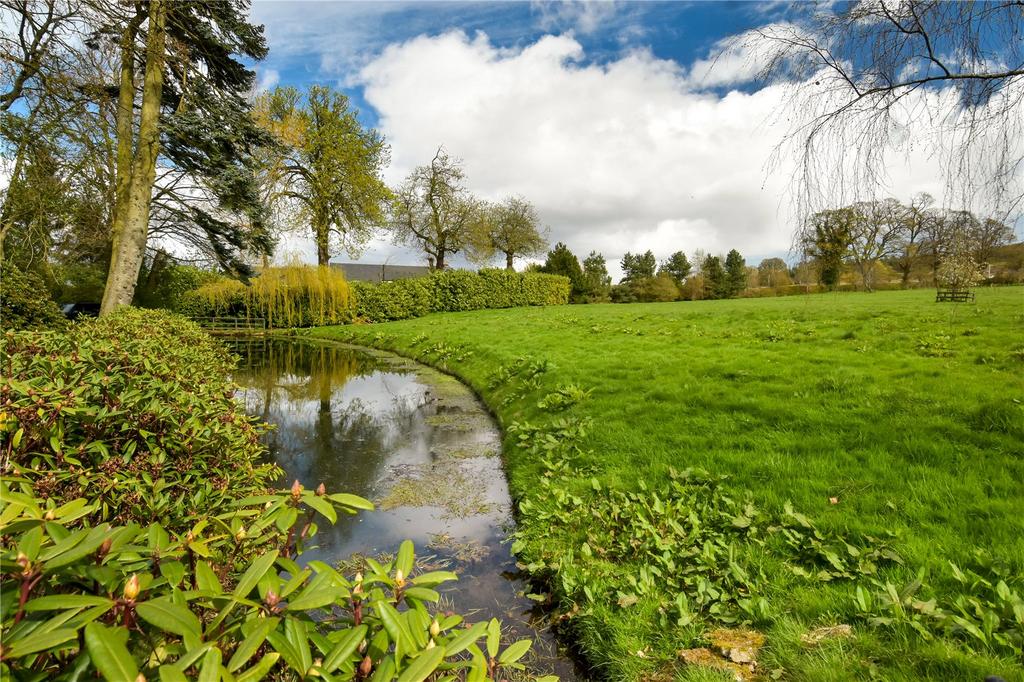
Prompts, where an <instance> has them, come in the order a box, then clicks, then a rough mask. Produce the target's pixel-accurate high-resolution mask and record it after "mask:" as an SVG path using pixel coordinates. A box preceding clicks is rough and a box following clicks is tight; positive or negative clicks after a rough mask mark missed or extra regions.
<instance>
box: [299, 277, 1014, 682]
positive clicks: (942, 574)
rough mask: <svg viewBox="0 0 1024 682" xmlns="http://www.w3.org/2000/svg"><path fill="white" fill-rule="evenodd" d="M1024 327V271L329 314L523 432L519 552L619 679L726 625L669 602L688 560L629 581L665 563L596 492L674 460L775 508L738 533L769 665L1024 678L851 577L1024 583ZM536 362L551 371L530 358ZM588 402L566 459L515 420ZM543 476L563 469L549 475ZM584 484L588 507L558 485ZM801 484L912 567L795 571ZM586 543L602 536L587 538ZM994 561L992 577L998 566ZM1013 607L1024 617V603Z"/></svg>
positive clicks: (630, 489) (849, 529)
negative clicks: (689, 296) (950, 280)
mask: <svg viewBox="0 0 1024 682" xmlns="http://www.w3.org/2000/svg"><path fill="white" fill-rule="evenodd" d="M1022 332H1024V289H1021V288H1003V289H990V290H981V291H979V292H978V300H977V303H976V304H973V305H961V304H936V303H934V301H933V294H932V293H931V292H929V291H907V292H878V293H875V294H826V295H813V296H802V297H788V298H777V299H756V300H755V299H751V300H733V301H708V302H684V303H663V304H634V305H590V306H561V307H548V308H525V309H523V308H521V309H511V310H486V311H475V312H469V313H451V314H444V315H432V316H429V317H427V318H421V319H416V320H407V321H402V322H394V323H388V324H378V325H372V326H364V327H359V326H348V327H329V328H321V329H317V330H313V331H312V332H310V333H311V334H313V335H317V336H324V337H329V338H335V339H344V340H348V341H352V342H355V343H361V344H365V345H372V346H376V347H379V348H384V349H388V350H394V351H397V352H399V353H401V354H404V355H408V356H410V357H413V358H417V359H419V360H421V361H423V362H426V363H428V364H433V365H436V366H440V367H441V368H443V369H447V370H448V371H450V372H452V373H454V374H456V375H457V376H458V377H460V378H461V379H463V380H464V381H465V382H466V383H468V384H469V385H470V386H472V387H473V388H474V389H475V390H476V391H477V392H478V393H480V395H481V396H482V398H483V399H484V401H485V402H486V403H487V404H488V406H489V407H490V408H491V409H492V411H493V412H494V413H495V414H496V416H497V417H498V419H499V421H500V422H501V423H502V425H503V427H504V428H505V429H506V443H505V445H506V447H505V453H504V457H505V463H506V471H507V474H508V478H509V484H510V488H511V492H512V495H513V498H514V499H516V501H517V502H519V503H520V504H521V505H522V502H523V501H524V500H529V501H530V504H527V505H525V508H523V507H521V509H520V515H519V516H520V518H519V521H520V528H521V530H522V533H521V540H522V541H521V543H519V547H518V549H519V552H520V556H521V557H524V561H529V562H531V564H535V565H532V566H531V567H532V568H533V569H534V572H535V573H536V574H537V575H538V576H541V577H543V578H544V579H545V580H546V582H547V583H548V589H549V590H550V593H551V600H552V602H553V604H554V606H555V607H556V608H557V609H559V610H560V611H562V612H563V613H564V614H566V615H565V620H566V622H567V623H568V627H569V630H570V632H571V636H573V637H574V638H576V639H577V640H578V642H579V644H580V646H581V648H582V650H583V652H584V653H585V655H586V657H587V659H588V661H589V662H590V663H591V664H592V665H593V666H594V667H595V670H597V671H599V672H601V673H602V674H604V675H605V676H606V677H608V678H609V679H616V680H620V679H713V677H714V676H713V675H711V676H710V677H709V671H707V670H703V669H698V668H695V667H694V666H687V665H683V664H681V663H680V661H679V660H678V657H677V654H676V652H677V650H679V649H682V648H690V647H695V646H702V645H703V644H706V643H707V640H706V633H707V632H708V631H710V630H712V629H714V628H715V627H717V626H719V625H720V624H721V623H716V621H719V620H721V618H719V617H717V616H716V615H715V614H714V613H709V612H707V611H706V610H705V611H702V612H700V613H698V617H697V618H696V619H695V620H694V621H693V622H687V619H686V618H681V617H677V616H678V615H679V613H677V611H674V610H673V608H674V607H672V603H673V600H674V599H675V598H676V594H675V592H676V591H677V589H676V588H673V587H672V585H673V584H675V583H674V582H673V581H674V579H675V574H676V573H680V574H685V572H686V571H685V569H686V566H687V564H686V562H685V561H679V562H676V563H672V564H670V565H672V566H677V570H676V571H675V572H672V571H669V572H668V573H666V574H665V575H663V576H662V577H655V578H652V579H650V580H649V581H648V587H647V589H646V590H640V589H639V588H638V589H636V590H633V591H634V592H638V593H639V595H638V598H634V595H633V594H632V592H630V593H629V594H626V597H627V599H625V600H621V597H622V596H623V595H624V594H625V591H624V590H625V588H624V587H623V585H624V583H623V576H627V577H629V576H632V575H634V574H635V573H636V572H637V571H640V570H641V569H642V568H643V567H644V566H650V565H656V564H652V563H651V561H649V560H648V559H645V558H644V555H640V554H637V555H636V556H633V557H630V556H627V555H623V554H621V553H620V554H619V555H612V554H608V553H604V552H602V550H601V549H600V548H599V547H597V545H600V544H607V542H606V540H608V537H609V536H608V534H609V533H610V534H611V536H612V537H614V536H615V534H616V533H619V532H629V531H630V529H629V528H624V529H620V530H616V529H614V528H613V527H603V526H601V523H602V518H600V517H599V513H598V511H597V509H598V505H599V504H606V503H607V504H612V503H611V502H608V499H610V498H608V497H607V495H609V493H607V492H605V491H609V490H611V491H623V492H627V493H635V494H638V495H641V496H643V495H646V496H647V497H646V498H637V499H648V498H649V497H650V496H651V495H652V494H653V493H652V492H649V491H658V490H660V489H661V487H663V486H667V485H669V481H670V472H671V471H673V470H683V469H686V468H688V467H701V468H703V469H706V470H708V471H709V472H712V473H714V474H724V475H727V476H728V479H727V480H726V481H725V483H724V484H723V485H724V486H725V490H726V492H728V494H729V495H731V496H733V497H735V498H737V499H739V498H745V496H749V500H750V502H751V503H752V504H754V505H756V507H757V508H758V509H759V510H761V513H762V517H761V518H763V519H764V521H763V522H762V523H761V526H759V531H758V532H759V533H760V535H755V534H754V533H752V532H749V533H747V534H746V535H735V534H732V535H730V534H729V533H728V532H725V534H724V535H723V536H722V537H724V538H725V540H723V543H724V544H723V546H726V545H730V544H731V545H732V546H733V548H734V549H735V552H736V556H737V559H736V561H737V562H738V563H740V564H742V566H744V567H745V568H746V570H748V571H750V572H751V573H752V575H753V577H752V579H751V581H750V583H751V585H752V586H753V587H751V589H750V590H749V591H748V592H749V594H748V592H743V590H741V592H743V596H749V597H758V598H763V599H764V601H765V603H766V604H767V607H766V608H765V609H761V610H760V611H759V612H757V613H753V614H752V615H750V616H749V617H744V618H743V620H744V621H746V622H748V623H751V624H752V625H753V626H754V627H756V628H758V629H759V630H761V631H762V632H764V633H765V634H766V635H767V644H766V646H765V649H764V650H763V651H762V653H761V661H760V663H761V669H762V670H765V671H768V672H775V673H777V674H778V675H779V676H780V677H782V678H783V679H806V680H846V679H868V678H871V677H873V676H874V677H877V678H879V679H886V680H902V679H906V680H912V679H981V678H982V677H984V675H986V674H1001V675H1003V676H1004V677H1006V678H1007V679H1010V680H1013V679H1024V676H1022V674H1021V672H1020V670H1021V664H1022V659H1021V657H1020V654H1019V653H1017V654H1015V653H1014V651H1013V648H1012V646H1011V647H1009V648H1008V647H1007V646H1002V645H1000V644H999V643H997V642H996V641H995V639H994V637H993V636H992V634H991V632H990V631H986V632H985V633H982V635H983V637H985V639H978V638H976V637H973V636H971V635H970V634H969V633H965V632H963V631H962V629H957V628H953V630H946V631H941V632H940V631H938V630H935V629H934V628H931V629H930V634H931V635H935V636H934V637H932V638H930V639H929V637H928V635H929V627H930V626H927V625H926V626H925V627H923V628H921V627H916V626H913V624H912V623H911V622H910V621H911V620H912V619H909V618H908V619H901V618H897V619H895V620H896V622H890V623H885V622H883V621H878V620H871V617H876V618H877V617H881V616H885V615H886V614H885V613H880V610H879V608H878V607H874V608H872V609H871V610H870V611H871V612H870V613H867V612H864V610H863V609H858V608H857V607H856V606H855V605H854V595H855V590H856V589H857V587H862V588H863V589H864V590H865V591H871V590H874V591H878V590H880V589H881V588H880V584H881V583H884V582H891V583H892V584H893V585H895V586H896V587H902V586H903V585H905V584H906V583H909V582H912V581H914V580H915V578H920V579H922V581H923V583H924V587H922V588H921V592H920V593H919V594H918V596H919V597H920V602H919V603H924V602H926V601H927V600H928V599H929V598H936V599H937V600H938V601H939V603H940V605H941V604H944V603H947V604H952V603H953V600H955V599H956V597H957V596H959V595H961V594H962V593H963V592H964V591H965V588H964V587H963V586H962V585H961V583H959V582H957V581H956V580H955V578H954V573H953V569H952V568H951V566H950V562H953V563H955V564H957V565H958V566H960V567H964V566H972V565H976V564H978V562H979V561H983V562H991V561H993V560H994V561H995V565H996V566H1000V567H1002V569H1001V570H1002V571H1003V577H1004V578H1005V580H1006V581H1007V582H1009V584H1010V585H1011V586H1012V587H1013V588H1015V589H1016V590H1017V593H1018V594H1020V592H1021V575H1022V573H1024V569H1022V567H1024V334H1022ZM521 358H525V359H526V360H525V361H524V360H521ZM545 362H546V365H545V364H544V363H545ZM524 363H527V364H528V363H539V365H543V367H542V368H540V369H537V370H536V372H535V373H534V370H523V369H522V368H523V367H524V366H526V364H524ZM539 365H538V366H539ZM503 369H504V372H502V371H501V370H503ZM577 389H578V390H577ZM586 391H589V394H587V393H585V392H586ZM566 392H568V393H569V394H571V395H574V396H576V398H578V400H569V401H567V404H562V403H559V401H558V400H555V401H553V402H554V403H555V404H556V407H555V408H553V407H552V406H551V403H552V401H551V400H549V398H550V396H551V394H553V393H561V394H565V393H566ZM563 402H565V401H563ZM542 406H543V407H542ZM588 418H589V419H591V420H592V425H591V426H590V428H589V429H588V430H587V434H586V436H585V437H584V438H583V439H582V440H581V441H580V442H579V444H578V445H579V448H580V449H581V451H582V453H583V454H582V455H580V456H579V457H577V458H576V460H575V461H576V462H577V463H576V464H574V465H572V466H571V467H567V468H565V469H564V471H563V473H561V474H557V475H556V474H553V473H552V464H551V460H550V458H548V461H547V463H545V458H544V457H542V456H540V455H539V454H538V453H539V452H540V451H539V449H538V447H532V446H535V445H536V443H537V442H539V439H540V438H541V433H543V432H536V431H534V432H528V437H527V438H526V439H524V440H523V441H522V443H521V444H520V440H519V439H518V438H517V437H516V434H515V433H510V431H514V429H512V430H510V429H509V427H510V426H513V425H516V426H517V427H520V426H522V425H523V424H532V425H544V424H551V423H553V422H555V421H556V420H558V419H566V420H569V421H570V422H573V421H574V420H575V422H578V423H585V420H586V419H588ZM581 420H582V422H581ZM520 433H522V432H521V431H520ZM523 444H525V445H526V446H527V447H522V446H521V445H523ZM555 466H556V467H557V466H558V465H557V464H556V465H555ZM552 476H556V478H554V479H552ZM545 479H548V480H554V481H556V484H555V485H554V486H551V487H548V488H542V489H540V491H539V487H538V482H542V481H544V480H545ZM592 479H593V480H592ZM593 490H600V491H601V492H592V491H593ZM542 493H543V494H542ZM566 493H567V494H568V495H569V497H570V498H572V497H575V501H576V502H580V504H579V505H576V504H574V503H573V500H572V499H570V500H569V502H562V503H559V502H558V499H559V498H563V497H565V494H566ZM787 502H790V503H791V504H792V506H793V508H795V509H796V510H798V511H799V512H802V513H803V514H805V515H806V516H807V517H809V518H810V519H813V522H814V523H815V524H816V526H817V528H818V529H819V531H820V534H821V535H822V536H823V537H825V538H826V539H829V538H831V539H834V540H835V542H837V543H838V542H841V541H842V539H844V538H849V539H850V541H851V542H852V543H853V544H855V545H857V546H860V547H864V546H872V543H875V544H884V545H886V546H888V547H891V548H893V549H894V550H895V551H896V552H897V553H898V555H899V557H901V560H902V564H886V565H880V568H879V570H878V573H877V574H873V573H872V571H870V570H868V571H865V572H855V574H854V575H852V576H850V577H847V578H842V579H838V578H836V579H828V580H823V579H819V578H816V577H815V576H814V572H813V571H812V575H811V577H801V576H799V575H797V574H796V573H795V572H794V571H793V570H789V569H790V567H791V566H793V565H794V564H795V563H799V562H798V561H797V560H796V559H795V558H794V557H793V556H791V555H789V554H786V553H785V551H783V550H784V548H782V549H780V548H781V544H780V542H779V541H778V538H777V537H775V536H774V535H773V533H775V531H776V529H777V526H778V522H777V520H778V519H779V518H784V517H785V512H784V511H783V510H784V508H785V505H786V503H787ZM716 504H718V503H717V502H716ZM576 507H579V509H576ZM730 513H731V512H730ZM785 518H788V517H785ZM607 525H608V524H605V526H607ZM755 525H756V524H755ZM602 528H604V530H602ZM659 532H660V531H659ZM601 533H605V535H602V534H601ZM809 534H810V532H808V535H809ZM715 537H718V536H715ZM830 541H831V540H830ZM584 542H589V543H591V544H594V543H596V544H595V549H596V551H595V552H593V553H591V552H590V547H589V546H588V548H586V551H584V552H582V553H581V548H582V545H583V543H584ZM978 550H980V551H982V552H983V556H982V559H979V556H978V555H976V552H977V551H978ZM786 551H788V550H786ZM674 552H675V553H676V555H677V557H676V558H678V556H680V555H679V550H678V548H677V547H676V546H673V547H671V548H669V549H667V550H665V551H664V552H663V554H664V556H665V557H667V558H661V557H658V556H655V558H656V559H658V561H667V560H670V559H672V556H671V555H673V553H674ZM731 556H732V554H730V557H731ZM986 557H987V558H986ZM657 565H661V564H657ZM709 565H711V566H712V567H713V566H714V565H715V564H714V563H713V562H712V563H711V564H709ZM984 570H989V569H980V568H979V569H978V571H979V573H978V574H977V575H979V576H985V575H988V574H986V573H984ZM993 570H994V569H993ZM707 572H708V573H709V574H711V573H714V570H713V568H712V569H709V570H708V571H707ZM971 575H973V574H971ZM988 577H990V578H992V581H993V584H995V580H996V578H997V577H998V576H995V577H993V576H991V575H989V576H988ZM641 578H643V574H641ZM581 580H586V581H589V582H586V583H583V584H585V585H587V586H588V589H589V593H587V592H581V588H580V586H579V585H577V584H576V583H577V582H579V581H581ZM874 580H877V581H879V584H876V583H874V582H873V581H874ZM634 582H635V581H634ZM975 582H976V581H975ZM679 589H682V588H679ZM907 603H908V604H909V603H910V599H909V598H908V602H907ZM1007 603H1008V602H1007ZM1004 605H1005V604H1004ZM915 608H916V607H915ZM920 608H925V607H920ZM951 608H952V607H951ZM964 608H965V609H967V610H969V609H970V606H969V605H968V606H965V607H964ZM979 613H980V612H979ZM1014 617H1015V616H1014V615H1013V614H1012V613H1011V615H1010V616H1009V618H1010V620H1011V622H1008V621H1007V620H1006V618H1007V616H1006V612H1005V611H1004V612H1003V613H1002V618H1003V620H1002V621H1000V623H1001V625H999V626H997V628H996V629H997V630H998V629H999V628H1000V627H1001V628H1003V632H1004V633H1005V632H1009V636H1011V637H1019V636H1021V635H1024V622H1021V623H1018V624H1017V625H1016V629H1014V627H1015V626H1014V625H1013V624H1012V619H1013V618H1014ZM1016 617H1017V618H1020V620H1021V621H1024V604H1022V605H1021V612H1020V615H1019V616H1016ZM836 624H852V625H853V629H854V636H853V637H852V638H843V639H841V640H837V641H834V642H823V643H821V644H820V645H815V646H808V645H807V644H806V643H805V642H802V641H801V636H803V635H806V634H807V633H808V632H809V631H812V630H814V629H815V628H819V627H823V626H830V625H836ZM989 625H991V623H989ZM921 630H923V631H924V634H922V633H921ZM805 640H806V638H805ZM1014 641H1016V640H1014ZM1017 646H1021V645H1020V644H1019V643H1018V644H1017Z"/></svg>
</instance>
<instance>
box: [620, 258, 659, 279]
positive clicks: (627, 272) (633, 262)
mask: <svg viewBox="0 0 1024 682" xmlns="http://www.w3.org/2000/svg"><path fill="white" fill-rule="evenodd" d="M620 265H621V266H622V272H623V276H622V281H623V282H637V281H639V280H641V279H647V278H648V277H654V269H655V268H656V267H657V266H658V262H657V260H655V258H654V254H653V253H652V252H650V251H647V252H646V253H642V254H639V253H638V254H636V255H634V254H632V253H630V252H628V251H627V252H626V254H625V255H624V256H623V257H622V262H621V263H620Z"/></svg>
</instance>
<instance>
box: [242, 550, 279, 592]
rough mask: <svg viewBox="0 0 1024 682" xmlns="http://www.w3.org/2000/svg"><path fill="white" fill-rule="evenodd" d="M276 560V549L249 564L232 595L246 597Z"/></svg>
mask: <svg viewBox="0 0 1024 682" xmlns="http://www.w3.org/2000/svg"><path fill="white" fill-rule="evenodd" d="M276 560H277V550H276V549H275V550H273V551H271V552H268V553H266V554H264V555H262V556H259V557H257V558H256V560H255V561H253V562H252V563H251V564H249V568H247V569H246V570H245V573H243V574H242V577H241V578H240V579H239V581H238V585H236V586H235V591H234V592H233V593H232V594H234V596H236V597H244V596H246V595H247V594H249V593H250V592H252V589H253V588H254V587H256V584H257V583H258V582H259V581H260V578H262V577H263V575H264V574H265V573H266V572H267V571H269V570H270V568H271V566H273V565H274V562H275V561H276Z"/></svg>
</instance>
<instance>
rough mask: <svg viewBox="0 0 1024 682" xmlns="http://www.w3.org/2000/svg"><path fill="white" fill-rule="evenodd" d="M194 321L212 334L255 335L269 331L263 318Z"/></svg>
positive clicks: (195, 318) (198, 319) (195, 319)
mask: <svg viewBox="0 0 1024 682" xmlns="http://www.w3.org/2000/svg"><path fill="white" fill-rule="evenodd" d="M192 321H193V322H195V323H196V324H198V325H199V326H200V327H202V328H203V329H205V330H206V331H208V332H210V333H211V334H253V333H263V332H266V331H267V321H266V320H265V319H264V318H262V317H193V318H192Z"/></svg>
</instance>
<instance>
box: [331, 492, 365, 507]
mask: <svg viewBox="0 0 1024 682" xmlns="http://www.w3.org/2000/svg"><path fill="white" fill-rule="evenodd" d="M327 497H328V498H329V499H331V500H332V501H334V502H337V503H338V504H343V505H345V506H346V507H351V508H352V509H362V510H364V511H373V502H370V501H369V500H367V499H365V498H362V497H359V496H358V495H350V494H348V493H335V494H334V495H328V496H327Z"/></svg>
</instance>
